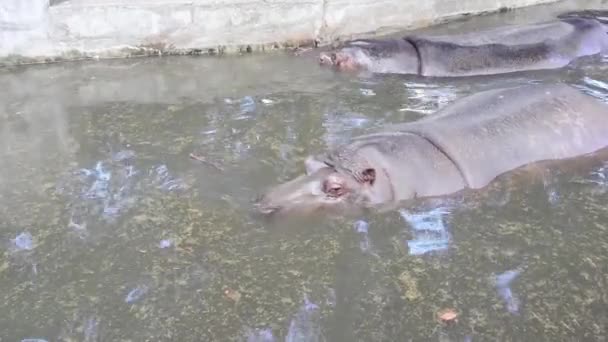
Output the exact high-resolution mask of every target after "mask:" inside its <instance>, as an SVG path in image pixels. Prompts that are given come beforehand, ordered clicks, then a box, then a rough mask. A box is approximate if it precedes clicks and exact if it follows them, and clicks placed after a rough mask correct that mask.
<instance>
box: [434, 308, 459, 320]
mask: <svg viewBox="0 0 608 342" xmlns="http://www.w3.org/2000/svg"><path fill="white" fill-rule="evenodd" d="M437 319H438V320H439V321H440V322H442V323H454V322H457V321H458V312H456V310H455V309H452V308H446V309H442V310H439V312H437Z"/></svg>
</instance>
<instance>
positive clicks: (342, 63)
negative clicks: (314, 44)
mask: <svg viewBox="0 0 608 342" xmlns="http://www.w3.org/2000/svg"><path fill="white" fill-rule="evenodd" d="M358 54H361V52H359V51H355V50H354V49H353V48H343V49H340V50H339V51H335V52H321V53H320V54H319V64H320V65H323V66H330V67H334V68H336V69H338V70H341V71H354V70H358V69H360V68H361V63H362V60H365V58H360V57H359V58H358V57H357V55H358Z"/></svg>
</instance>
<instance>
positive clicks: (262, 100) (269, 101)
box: [260, 99, 275, 105]
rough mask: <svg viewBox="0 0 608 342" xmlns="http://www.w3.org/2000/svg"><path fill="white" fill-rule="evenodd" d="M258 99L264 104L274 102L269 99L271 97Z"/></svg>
mask: <svg viewBox="0 0 608 342" xmlns="http://www.w3.org/2000/svg"><path fill="white" fill-rule="evenodd" d="M260 101H261V102H262V103H263V104H265V105H271V104H273V103H275V101H274V100H271V99H261V100H260Z"/></svg>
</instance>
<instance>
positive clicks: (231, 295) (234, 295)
mask: <svg viewBox="0 0 608 342" xmlns="http://www.w3.org/2000/svg"><path fill="white" fill-rule="evenodd" d="M224 296H225V297H226V298H228V299H230V300H232V301H233V302H235V303H238V302H239V301H240V300H241V293H240V292H239V291H237V290H234V289H231V288H225V289H224Z"/></svg>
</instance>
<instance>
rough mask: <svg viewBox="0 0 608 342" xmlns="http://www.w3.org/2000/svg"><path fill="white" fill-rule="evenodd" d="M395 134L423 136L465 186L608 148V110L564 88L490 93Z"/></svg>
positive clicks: (404, 126) (532, 87) (476, 185)
mask: <svg viewBox="0 0 608 342" xmlns="http://www.w3.org/2000/svg"><path fill="white" fill-rule="evenodd" d="M391 130H399V131H402V132H410V133H415V134H419V135H420V136H422V137H424V138H426V139H428V140H429V141H430V142H431V143H432V144H433V145H435V146H436V147H437V148H438V149H439V150H441V151H442V152H443V153H445V154H446V156H448V157H449V159H450V160H452V161H453V163H454V164H455V165H456V167H457V168H458V169H459V170H460V172H461V174H462V176H463V178H464V179H465V181H466V183H467V185H468V186H469V187H471V188H481V187H483V186H485V185H486V184H488V183H489V182H490V181H491V180H492V179H494V178H495V177H496V176H497V175H499V174H502V173H504V172H506V171H509V170H513V169H516V168H518V167H520V166H523V165H526V164H529V163H531V162H537V161H543V160H556V159H566V158H571V157H575V156H579V155H583V154H587V153H591V152H594V151H596V150H599V149H601V148H603V147H605V146H607V145H608V106H607V105H605V104H603V103H601V102H599V101H597V100H594V99H591V98H590V96H588V95H584V94H582V93H581V92H580V91H578V90H575V89H574V88H572V87H570V86H566V85H563V84H552V85H543V86H538V85H530V86H520V87H516V88H510V89H499V90H489V91H484V92H480V93H477V94H475V95H472V96H469V97H466V98H464V99H462V100H460V101H457V102H455V103H454V104H453V105H451V106H448V107H446V108H445V109H444V110H441V111H440V112H438V113H436V114H435V115H433V116H431V117H429V118H426V119H422V120H419V121H417V122H414V123H408V124H401V125H395V126H393V127H392V128H391Z"/></svg>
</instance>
